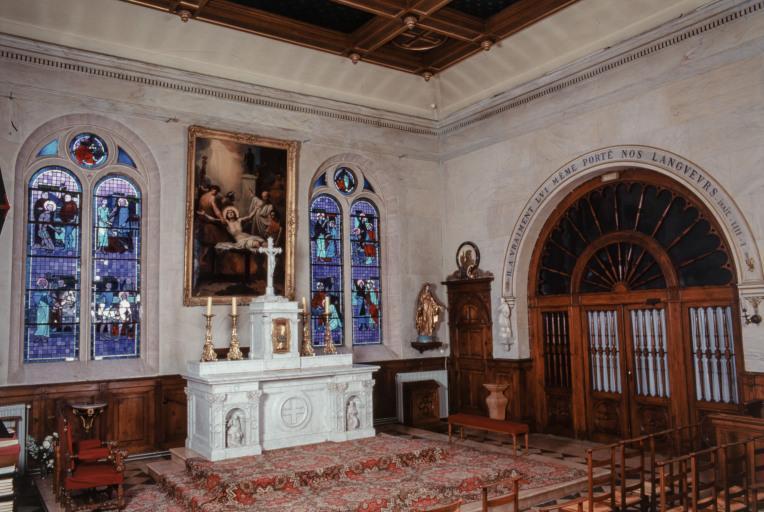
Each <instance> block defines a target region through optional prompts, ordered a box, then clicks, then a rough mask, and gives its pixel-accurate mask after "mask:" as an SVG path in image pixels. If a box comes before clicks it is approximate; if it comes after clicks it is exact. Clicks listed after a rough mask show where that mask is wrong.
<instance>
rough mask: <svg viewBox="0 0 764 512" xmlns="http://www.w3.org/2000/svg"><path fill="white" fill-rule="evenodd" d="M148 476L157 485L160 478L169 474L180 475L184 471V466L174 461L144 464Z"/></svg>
mask: <svg viewBox="0 0 764 512" xmlns="http://www.w3.org/2000/svg"><path fill="white" fill-rule="evenodd" d="M146 469H147V470H148V474H149V476H150V477H151V478H152V479H153V480H154V481H155V482H157V483H159V482H161V481H162V476H164V475H167V474H169V473H180V472H183V471H185V470H186V466H185V464H183V463H182V462H177V461H175V460H172V459H170V460H158V461H156V462H149V463H148V464H146Z"/></svg>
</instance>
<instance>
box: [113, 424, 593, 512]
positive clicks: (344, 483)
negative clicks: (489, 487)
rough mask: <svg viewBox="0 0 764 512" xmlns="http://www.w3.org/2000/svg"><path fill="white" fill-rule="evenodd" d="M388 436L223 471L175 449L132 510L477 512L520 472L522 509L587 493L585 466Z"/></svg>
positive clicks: (233, 463)
mask: <svg viewBox="0 0 764 512" xmlns="http://www.w3.org/2000/svg"><path fill="white" fill-rule="evenodd" d="M388 428H389V429H390V430H389V431H390V432H391V434H394V435H386V434H379V435H377V436H376V437H374V438H368V439H361V440H356V441H349V442H342V443H321V444H317V445H310V446H304V447H296V448H287V449H281V450H275V451H268V452H265V453H264V454H263V455H261V456H258V457H244V458H240V459H235V460H230V461H222V462H209V461H206V460H203V459H201V458H198V457H197V456H196V454H194V453H193V452H190V451H189V450H188V449H176V450H172V453H173V457H174V460H173V461H162V462H158V463H155V464H150V465H149V468H150V469H151V470H152V474H153V476H154V478H155V479H156V480H157V481H158V482H159V483H160V486H158V487H157V488H153V489H145V490H142V491H140V492H139V493H136V494H135V495H129V502H128V508H127V510H128V511H131V512H175V511H176V510H177V511H180V510H197V511H200V512H219V511H223V510H225V511H236V510H258V511H264V512H268V511H271V510H290V511H293V512H300V511H304V512H307V511H311V512H315V511H319V510H321V511H330V510H331V511H355V510H366V509H368V510H393V511H406V510H416V509H419V508H425V509H426V508H429V507H431V506H434V505H435V504H437V503H443V502H446V501H448V500H451V499H454V498H456V497H459V498H462V499H463V500H465V503H466V505H465V506H464V507H463V510H465V511H467V512H470V511H473V510H480V502H479V492H480V486H481V485H483V484H484V483H491V482H492V481H495V480H497V479H501V478H504V477H506V476H509V475H512V474H513V473H515V474H519V475H520V476H522V486H521V508H523V509H526V508H528V507H531V506H533V505H537V504H540V503H544V502H548V501H549V500H550V499H556V498H561V497H562V496H565V495H567V494H570V493H571V492H575V491H576V490H577V489H581V488H583V487H584V486H585V485H586V476H585V475H586V466H585V464H581V463H578V462H572V461H567V460H561V459H560V458H557V457H554V456H543V455H539V454H532V455H522V456H512V452H511V447H509V446H500V445H499V446H497V445H491V444H486V443H479V442H474V441H471V440H467V441H458V442H456V443H452V444H450V445H449V443H448V442H447V438H446V436H444V435H442V434H437V433H433V432H427V431H423V430H419V429H414V428H410V427H403V426H399V425H392V426H389V427H388ZM550 443H551V444H552V445H555V444H556V443H557V441H556V440H555V439H553V438H550V436H539V435H532V437H531V445H532V447H535V446H540V445H541V446H543V445H548V444H550ZM532 451H534V450H532ZM535 451H537V452H538V450H535ZM547 453H548V452H547ZM550 455H551V454H550ZM152 468H153V469H152ZM364 507H367V508H364Z"/></svg>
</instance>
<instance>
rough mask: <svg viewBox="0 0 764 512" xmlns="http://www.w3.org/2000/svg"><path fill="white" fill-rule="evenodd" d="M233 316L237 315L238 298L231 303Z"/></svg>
mask: <svg viewBox="0 0 764 512" xmlns="http://www.w3.org/2000/svg"><path fill="white" fill-rule="evenodd" d="M231 314H232V315H235V314H236V297H234V298H233V300H232V301H231Z"/></svg>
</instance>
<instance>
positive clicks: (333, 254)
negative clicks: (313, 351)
mask: <svg viewBox="0 0 764 512" xmlns="http://www.w3.org/2000/svg"><path fill="white" fill-rule="evenodd" d="M342 279H343V252H342V208H341V207H340V205H339V203H338V202H337V201H336V200H335V199H334V198H332V197H331V196H329V195H326V194H322V195H319V196H317V197H315V198H314V199H313V201H312V202H311V204H310V286H311V299H310V311H311V328H312V334H313V344H314V345H323V344H324V336H325V332H326V327H327V325H326V317H325V313H326V304H327V300H328V304H329V328H330V329H331V333H332V341H333V342H334V343H335V344H337V345H341V344H342V342H343V341H342V340H343V323H344V315H343V311H344V308H343V303H344V300H343V289H344V287H343V286H342V284H343V283H342Z"/></svg>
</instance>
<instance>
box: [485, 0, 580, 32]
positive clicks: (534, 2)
mask: <svg viewBox="0 0 764 512" xmlns="http://www.w3.org/2000/svg"><path fill="white" fill-rule="evenodd" d="M577 1H578V0H520V1H519V2H517V3H515V4H513V5H511V6H509V7H507V8H506V9H504V10H503V11H501V12H500V13H498V14H495V15H494V16H492V17H491V18H490V19H489V20H488V23H486V31H487V32H488V33H489V34H490V35H491V36H493V37H494V38H496V40H497V41H498V40H501V39H504V38H505V37H508V36H510V35H512V34H514V33H516V32H519V31H520V30H522V29H524V28H526V27H529V26H530V25H533V24H534V23H536V22H538V21H541V20H542V19H544V18H546V17H547V16H551V15H552V14H554V13H556V12H557V11H559V10H561V9H564V8H565V7H567V6H569V5H572V4H574V3H576V2H577Z"/></svg>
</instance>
